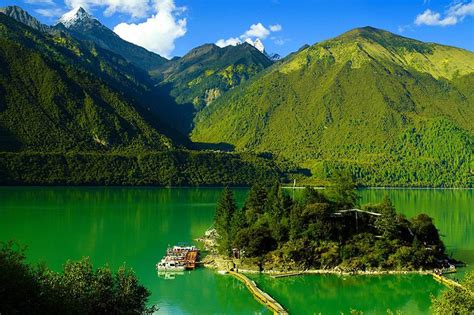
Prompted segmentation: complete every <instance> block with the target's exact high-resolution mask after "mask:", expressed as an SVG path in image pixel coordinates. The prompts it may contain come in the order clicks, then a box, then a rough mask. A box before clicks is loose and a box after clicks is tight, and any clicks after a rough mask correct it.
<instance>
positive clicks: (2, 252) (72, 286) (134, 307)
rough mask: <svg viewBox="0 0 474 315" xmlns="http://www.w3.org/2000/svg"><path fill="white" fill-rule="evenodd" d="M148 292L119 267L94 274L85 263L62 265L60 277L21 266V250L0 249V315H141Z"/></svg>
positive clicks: (8, 245)
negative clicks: (115, 269) (113, 270)
mask: <svg viewBox="0 0 474 315" xmlns="http://www.w3.org/2000/svg"><path fill="white" fill-rule="evenodd" d="M149 296H150V292H149V291H148V290H147V289H146V288H145V287H143V286H142V285H141V284H140V283H139V281H138V279H137V277H136V276H135V274H134V273H133V271H132V270H131V269H127V268H126V267H125V266H122V267H120V268H119V269H118V270H117V271H116V272H112V271H111V269H110V268H109V267H108V266H105V267H101V268H98V269H96V270H94V268H93V266H92V264H91V262H90V260H89V259H88V258H83V259H82V260H80V261H76V262H73V261H67V262H66V263H65V264H64V268H63V270H62V272H55V271H52V270H50V269H48V268H47V267H46V266H44V265H40V266H32V265H30V264H28V263H26V262H25V253H24V249H22V248H19V247H18V246H17V245H15V244H14V243H12V242H8V243H1V244H0V313H2V314H16V313H18V314H141V313H146V312H151V311H153V310H154V307H152V308H147V307H146V301H147V299H148V297H149Z"/></svg>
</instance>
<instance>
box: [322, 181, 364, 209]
mask: <svg viewBox="0 0 474 315" xmlns="http://www.w3.org/2000/svg"><path fill="white" fill-rule="evenodd" d="M333 181H334V185H333V186H332V187H331V188H330V189H329V192H330V193H331V195H332V197H333V198H334V200H335V202H336V203H337V204H338V205H339V207H341V208H346V209H349V208H353V207H354V206H355V205H357V202H358V200H359V196H358V195H357V191H356V185H355V183H354V180H353V178H352V176H351V175H350V174H349V173H348V172H338V173H336V174H335V176H334V178H333Z"/></svg>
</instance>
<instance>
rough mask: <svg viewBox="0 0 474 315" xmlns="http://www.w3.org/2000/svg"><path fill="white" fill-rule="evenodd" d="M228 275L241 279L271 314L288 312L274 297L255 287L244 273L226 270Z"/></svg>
mask: <svg viewBox="0 0 474 315" xmlns="http://www.w3.org/2000/svg"><path fill="white" fill-rule="evenodd" d="M228 273H229V274H230V275H232V276H234V277H235V278H237V279H238V280H240V281H242V282H243V283H244V284H245V286H246V287H247V289H249V291H250V292H251V293H252V295H253V296H254V298H255V299H256V300H258V301H259V302H260V303H262V304H263V305H265V306H266V307H267V308H268V309H270V310H271V311H272V312H273V314H278V315H284V314H288V312H287V311H286V310H285V309H284V308H283V306H281V304H280V303H278V302H277V301H275V299H274V298H272V297H271V296H270V295H269V294H268V293H266V292H265V291H263V290H261V289H260V288H259V287H257V284H256V283H255V282H254V281H252V280H250V279H249V278H247V276H245V275H244V274H241V273H238V272H235V271H229V272H228Z"/></svg>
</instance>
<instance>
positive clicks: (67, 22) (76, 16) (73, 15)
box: [58, 7, 94, 28]
mask: <svg viewBox="0 0 474 315" xmlns="http://www.w3.org/2000/svg"><path fill="white" fill-rule="evenodd" d="M93 19H94V17H92V15H90V14H89V13H87V12H86V10H84V9H83V8H82V7H77V8H75V9H72V10H71V11H69V12H67V13H64V14H63V16H61V18H60V19H59V20H58V24H59V23H62V24H63V25H64V26H65V27H68V28H69V27H71V26H74V25H76V24H78V23H80V22H83V21H87V20H93Z"/></svg>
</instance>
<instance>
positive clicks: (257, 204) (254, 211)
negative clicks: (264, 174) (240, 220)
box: [245, 183, 267, 224]
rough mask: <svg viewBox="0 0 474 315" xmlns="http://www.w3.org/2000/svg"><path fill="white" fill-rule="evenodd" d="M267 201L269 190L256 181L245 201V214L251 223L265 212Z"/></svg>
mask: <svg viewBox="0 0 474 315" xmlns="http://www.w3.org/2000/svg"><path fill="white" fill-rule="evenodd" d="M266 203H267V190H266V189H265V186H263V185H261V184H259V183H255V184H253V185H252V187H251V188H250V191H249V193H248V197H247V200H246V201H245V209H246V211H245V214H246V218H247V222H248V223H249V224H251V223H253V222H255V221H256V220H257V219H258V217H259V216H260V215H262V214H263V213H264V212H265V206H266Z"/></svg>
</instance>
